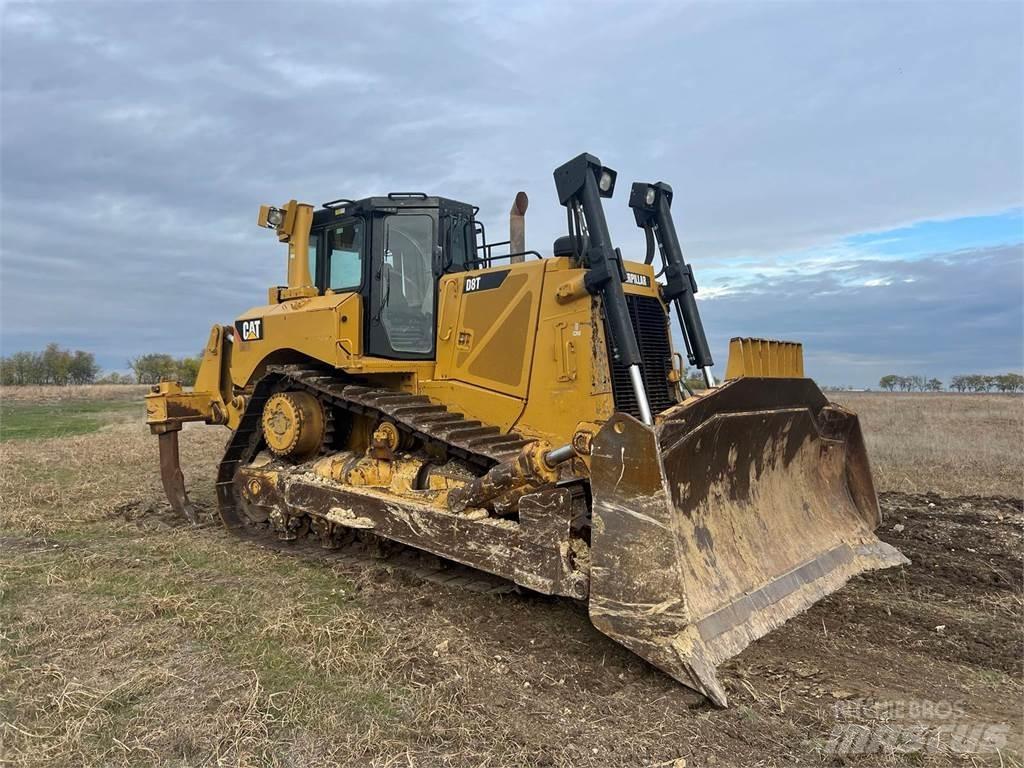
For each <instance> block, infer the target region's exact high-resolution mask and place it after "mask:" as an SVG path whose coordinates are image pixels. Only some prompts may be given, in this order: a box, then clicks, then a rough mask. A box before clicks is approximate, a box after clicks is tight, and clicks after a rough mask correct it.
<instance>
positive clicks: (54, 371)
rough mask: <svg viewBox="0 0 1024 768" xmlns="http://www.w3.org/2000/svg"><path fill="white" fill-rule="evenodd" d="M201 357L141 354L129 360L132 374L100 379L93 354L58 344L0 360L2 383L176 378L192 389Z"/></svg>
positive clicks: (127, 381) (143, 381)
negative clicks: (65, 347) (40, 350)
mask: <svg viewBox="0 0 1024 768" xmlns="http://www.w3.org/2000/svg"><path fill="white" fill-rule="evenodd" d="M199 363H200V357H173V356H171V355H165V354H149V355H139V356H138V357H135V358H132V359H131V360H129V361H128V367H129V368H131V370H132V375H131V376H128V375H125V374H122V373H118V372H116V371H114V372H112V373H108V374H107V375H105V376H103V377H100V366H99V365H97V364H96V356H95V355H93V353H92V352H85V351H83V350H81V349H76V350H70V349H63V348H62V347H61V346H60V345H59V344H57V343H56V342H54V343H51V344H47V345H46V349H44V350H43V351H42V352H15V353H14V354H12V355H8V356H6V357H0V384H5V385H26V384H43V385H46V384H50V385H57V386H63V385H67V384H132V383H136V384H156V383H158V382H159V381H160V380H161V379H170V378H176V379H178V380H179V381H180V382H181V383H182V384H183V385H185V386H192V385H193V384H195V381H196V374H197V373H199Z"/></svg>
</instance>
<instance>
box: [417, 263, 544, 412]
mask: <svg viewBox="0 0 1024 768" xmlns="http://www.w3.org/2000/svg"><path fill="white" fill-rule="evenodd" d="M544 268H545V262H544V261H532V262H526V263H523V264H514V265H506V266H502V267H493V268H491V269H484V270H474V271H472V272H464V273H462V274H459V275H451V276H449V277H446V278H445V279H444V281H442V284H441V289H440V290H441V301H442V309H441V312H440V315H441V317H440V323H439V325H438V340H437V370H436V374H435V375H436V378H437V379H438V380H439V381H445V380H453V381H458V382H462V383H465V384H470V385H474V386H478V387H483V388H485V389H489V390H492V391H494V392H498V393H500V394H503V395H508V396H511V397H516V398H525V397H526V395H527V391H528V388H529V381H530V368H531V364H532V360H533V346H534V339H535V337H536V333H537V312H538V308H539V305H540V295H541V286H542V284H543V278H544Z"/></svg>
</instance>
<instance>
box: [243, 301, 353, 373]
mask: <svg viewBox="0 0 1024 768" xmlns="http://www.w3.org/2000/svg"><path fill="white" fill-rule="evenodd" d="M362 315H363V307H362V299H361V298H360V296H359V294H356V293H338V294H328V295H325V296H312V297H309V298H305V299H292V300H290V301H284V302H281V303H280V304H270V305H268V306H264V307H254V308H253V309H250V310H248V311H247V312H245V313H243V314H242V316H241V317H240V318H238V319H237V320H236V321H235V334H234V346H233V349H232V353H231V381H232V383H233V384H234V385H235V386H237V387H244V386H245V385H246V384H247V383H248V382H249V381H250V380H251V379H252V376H253V374H254V373H256V372H257V371H258V369H259V368H260V367H261V366H262V365H263V363H264V361H265V360H266V359H267V358H268V357H269V356H271V355H275V353H276V355H277V356H285V355H287V354H293V353H299V355H304V356H306V357H309V358H312V359H314V360H320V361H322V362H324V363H326V364H327V365H331V366H334V367H336V368H345V367H349V366H350V365H351V364H352V363H358V361H359V360H360V359H361V354H362V328H361V326H362ZM281 362H286V360H284V359H282V360H281Z"/></svg>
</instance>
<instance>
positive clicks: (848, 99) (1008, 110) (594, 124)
mask: <svg viewBox="0 0 1024 768" xmlns="http://www.w3.org/2000/svg"><path fill="white" fill-rule="evenodd" d="M1022 97H1024V4H1021V3H1017V2H966V1H965V2H952V3H948V2H939V3H933V2H924V1H915V2H906V3H901V2H886V3H882V2H842V1H839V0H836V1H835V2H818V3H792V2H784V1H782V0H776V1H775V2H763V3H739V2H722V3H685V2H648V3H635V2H634V3H615V2H598V3H592V2H591V3H585V2H582V0H579V1H570V2H563V3H543V2H540V3H530V2H521V3H498V2H480V3H449V4H445V3H441V2H431V3H428V2H410V3H407V2H383V3H366V4H341V3H319V2H317V3H313V2H296V3H243V2H234V1H218V0H213V1H209V0H208V1H207V2H184V1H179V2H173V1H172V2H160V3H157V2H77V3H71V2H58V3H48V2H32V3H18V2H6V3H3V5H2V6H0V353H2V354H10V353H12V352H15V351H18V350H22V349H39V348H41V347H42V346H44V345H45V344H46V343H47V342H48V341H57V342H59V343H60V344H62V345H63V346H68V347H72V348H82V349H87V350H90V351H93V352H95V353H96V355H97V359H98V361H99V362H100V364H101V365H103V366H104V367H105V368H107V369H117V370H123V369H125V368H126V366H127V360H128V359H129V358H130V357H133V356H135V355H137V354H140V353H145V352H153V351H162V352H169V353H171V354H175V355H184V354H195V353H196V351H197V350H198V349H199V348H200V347H201V345H202V343H203V342H204V341H205V338H206V335H207V333H208V330H209V327H210V325H212V324H213V323H217V322H220V323H226V322H230V321H231V320H232V319H233V318H235V317H236V316H238V315H239V314H241V313H242V312H243V311H244V310H246V309H247V308H249V307H252V306H255V305H258V304H261V303H263V302H264V301H265V296H266V288H267V286H269V285H276V284H280V283H282V282H284V272H285V262H284V255H283V249H282V248H281V246H280V245H278V243H277V242H276V239H275V238H274V237H273V236H270V234H269V233H267V232H265V231H261V230H259V229H258V228H257V227H256V225H255V220H256V212H257V209H258V206H259V205H260V204H261V203H274V202H283V201H286V200H288V199H290V198H293V197H294V198H298V199H301V200H306V201H309V202H313V203H320V202H322V201H324V200H330V199H334V198H338V197H349V198H359V197H363V196H368V195H372V194H382V193H386V192H388V191H392V190H408V189H416V190H423V191H426V192H429V193H432V194H439V195H444V196H447V197H453V198H456V199H460V200H465V201H466V202H470V203H473V204H476V205H479V206H480V207H481V211H480V216H481V218H482V220H483V221H484V222H485V224H486V225H487V227H488V230H489V232H490V233H492V237H495V235H494V233H502V234H503V233H504V232H505V231H506V227H507V213H508V209H509V207H510V205H511V202H512V199H513V197H514V196H515V193H516V192H517V191H518V190H524V191H526V192H527V193H528V194H529V196H530V208H529V212H528V213H527V245H528V247H530V248H534V249H536V250H539V251H541V252H544V253H549V252H550V246H551V243H552V241H553V240H554V239H555V238H556V237H557V236H558V235H560V234H563V231H564V227H565V213H564V209H563V208H561V207H560V206H559V205H558V201H557V198H556V196H555V189H554V184H553V182H552V177H551V173H552V171H553V170H554V168H555V167H557V166H558V165H560V164H561V163H563V162H564V161H566V160H568V159H569V158H571V157H574V156H575V155H577V154H579V153H580V152H583V151H587V152H590V153H592V154H595V155H597V156H598V157H600V158H601V160H602V161H603V162H604V163H606V164H607V165H609V166H611V167H613V168H615V169H616V170H617V171H618V174H619V191H618V194H617V195H616V197H615V198H613V199H612V200H609V201H606V211H607V216H608V220H609V226H610V229H611V233H612V237H613V240H614V242H615V244H616V245H618V246H620V247H621V248H622V251H623V254H624V255H625V257H626V258H630V257H632V258H636V259H640V258H642V254H643V250H644V249H643V243H644V241H643V234H642V232H641V231H640V230H639V229H637V228H636V226H635V224H634V223H633V221H632V216H631V213H630V211H629V209H628V207H627V198H628V187H629V183H630V182H631V181H634V180H637V181H657V180H664V181H667V182H669V183H670V184H672V186H673V189H674V191H675V197H674V201H673V212H674V216H675V220H676V226H677V229H678V231H679V235H680V239H681V241H682V244H683V248H684V251H685V253H686V257H687V259H688V260H689V261H690V262H691V264H692V265H693V269H694V272H695V275H696V278H697V282H698V286H699V288H700V290H699V292H698V294H697V296H698V301H699V304H700V308H701V312H702V314H703V317H704V321H705V325H706V327H707V331H708V337H709V340H710V341H711V344H712V350H713V352H714V355H715V358H716V363H717V369H718V370H719V372H724V368H725V358H726V346H727V343H728V339H729V338H730V337H732V336H759V337H767V338H782V339H789V340H797V341H802V342H804V345H805V358H806V363H807V366H806V367H807V371H808V373H809V375H811V376H813V377H814V378H816V379H817V380H818V381H819V383H822V384H829V385H852V386H871V385H877V381H878V378H879V377H880V376H882V375H884V374H887V373H899V374H907V375H909V374H921V375H926V376H929V377H932V376H935V377H939V378H941V379H944V380H947V381H948V379H949V377H951V376H952V375H955V374H958V373H975V372H977V373H997V372H1005V371H1008V370H1018V371H1019V370H1021V369H1022V368H1024V314H1022V303H1024V301H1022V299H1024V149H1022V147H1024V142H1022V136H1024V98H1022ZM495 239H503V238H495Z"/></svg>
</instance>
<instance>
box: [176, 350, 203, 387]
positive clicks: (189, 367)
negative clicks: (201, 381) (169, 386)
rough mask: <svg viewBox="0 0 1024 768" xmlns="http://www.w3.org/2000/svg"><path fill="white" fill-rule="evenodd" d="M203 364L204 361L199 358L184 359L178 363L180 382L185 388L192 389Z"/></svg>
mask: <svg viewBox="0 0 1024 768" xmlns="http://www.w3.org/2000/svg"><path fill="white" fill-rule="evenodd" d="M201 362H202V359H201V358H199V357H183V358H181V360H179V361H178V380H179V381H180V382H181V383H182V384H183V385H184V386H186V387H191V386H193V385H194V384H195V383H196V376H197V375H198V374H199V364H200V363H201Z"/></svg>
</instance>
